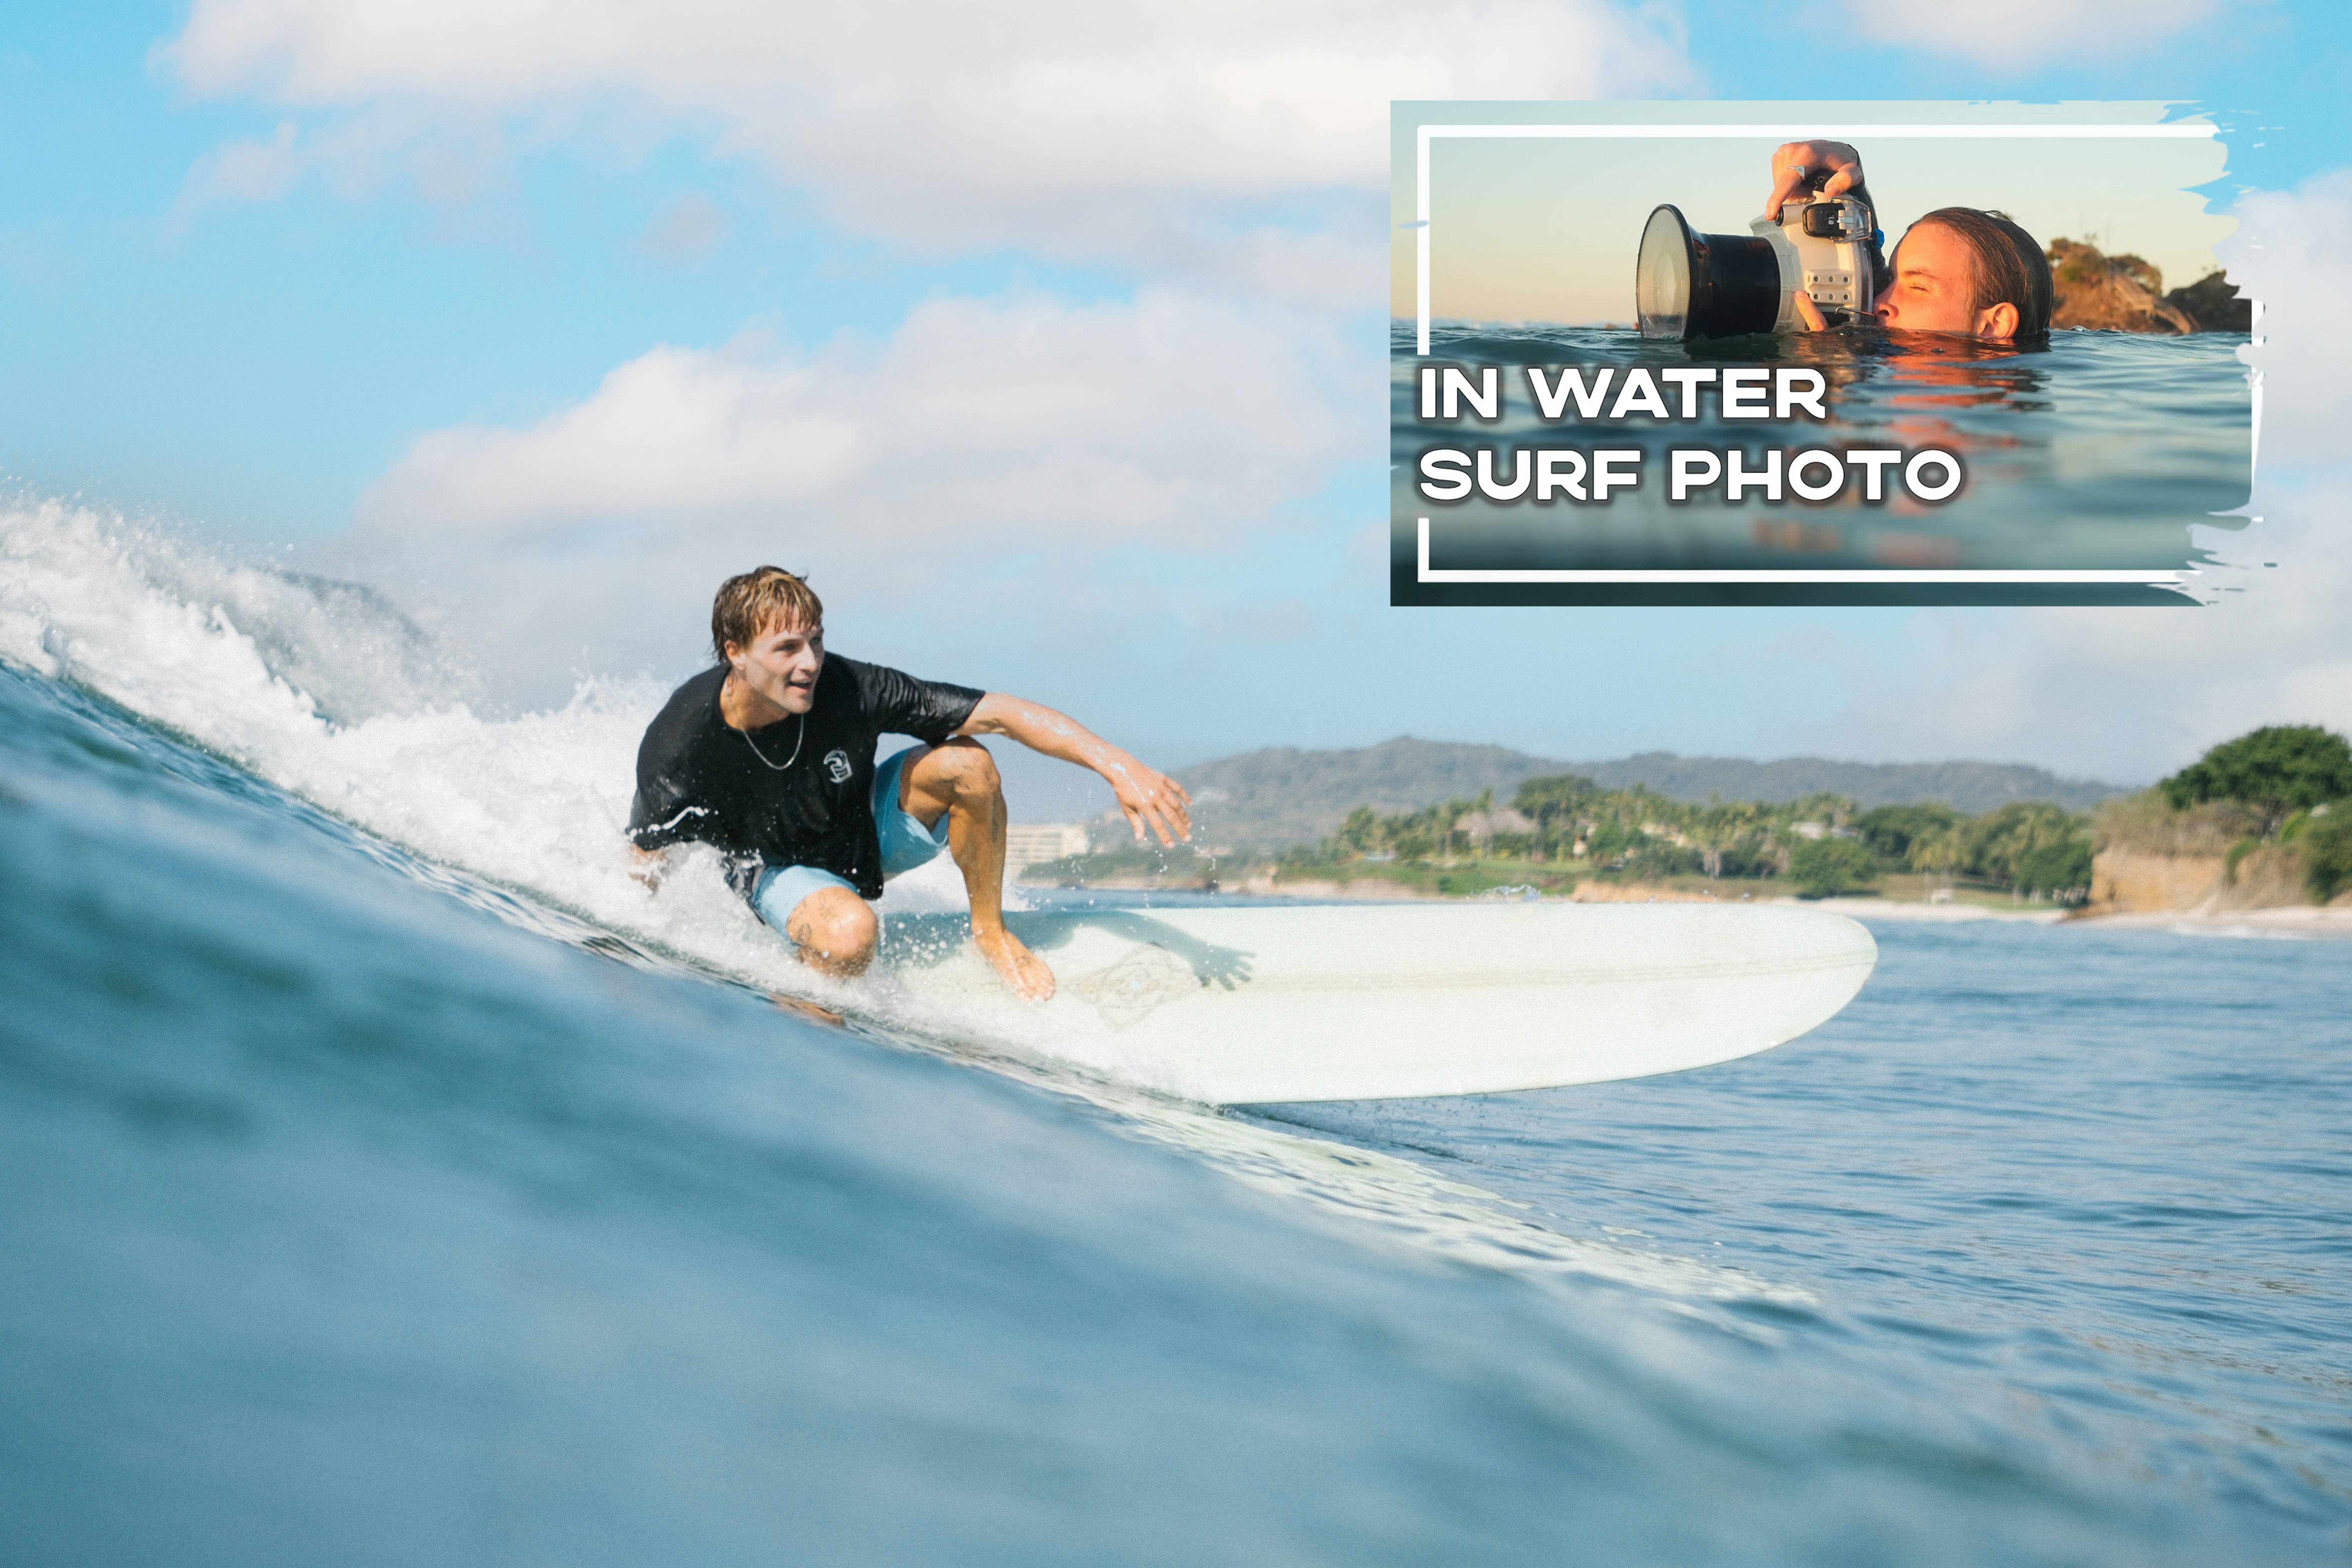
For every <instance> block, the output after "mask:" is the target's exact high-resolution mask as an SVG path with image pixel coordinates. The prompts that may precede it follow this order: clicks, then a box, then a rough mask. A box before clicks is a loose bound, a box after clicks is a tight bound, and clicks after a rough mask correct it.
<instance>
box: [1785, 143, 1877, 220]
mask: <svg viewBox="0 0 2352 1568" xmlns="http://www.w3.org/2000/svg"><path fill="white" fill-rule="evenodd" d="M1822 169H1827V170H1829V171H1830V177H1829V179H1828V180H1827V181H1826V182H1824V183H1823V184H1822V195H1825V196H1842V195H1845V194H1846V193H1847V192H1848V191H1850V190H1853V188H1854V187H1855V186H1857V185H1859V184H1862V154H1861V153H1857V152H1855V151H1854V150H1853V148H1851V147H1849V146H1847V145H1846V144H1845V143H1844V142H1782V143H1780V147H1779V148H1778V149H1777V150H1776V151H1775V152H1774V153H1773V154H1772V194H1771V195H1769V196H1767V197H1765V198H1764V216H1766V217H1769V218H1770V219H1771V220H1772V221H1773V222H1774V223H1779V222H1780V204H1781V203H1783V202H1785V201H1787V200H1788V199H1789V198H1790V196H1793V195H1796V194H1797V193H1798V192H1799V191H1801V190H1802V189H1804V188H1805V182H1806V181H1807V180H1809V179H1811V177H1812V176H1813V174H1815V173H1816V172H1817V171H1819V170H1822Z"/></svg>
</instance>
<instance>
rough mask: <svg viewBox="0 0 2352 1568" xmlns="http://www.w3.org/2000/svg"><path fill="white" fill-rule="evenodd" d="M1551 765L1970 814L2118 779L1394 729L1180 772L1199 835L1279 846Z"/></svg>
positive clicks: (1755, 793)
mask: <svg viewBox="0 0 2352 1568" xmlns="http://www.w3.org/2000/svg"><path fill="white" fill-rule="evenodd" d="M1547 773H1582V774H1583V775H1584V776H1585V777H1587V778H1589V779H1591V780H1592V782H1593V783H1595V784H1600V785H1601V787H1602V788H1604V789H1630V788H1631V787H1633V785H1634V784H1648V785H1649V786H1650V787H1651V788H1652V789H1654V790H1656V791H1657V792H1658V793H1659V794H1660V795H1669V796H1671V797H1673V798H1674V799H1675V800H1685V801H1692V802H1698V801H1704V800H1705V799H1706V797H1707V796H1708V795H1710V794H1713V795H1717V796H1719V797H1720V798H1722V799H1724V800H1768V801H1770V800H1794V799H1796V798H1797V797H1798V796H1799V795H1811V794H1813V793H1814V792H1816V791H1820V790H1829V791H1833V792H1834V793H1836V794H1839V795H1847V796H1850V797H1852V798H1853V800H1854V801H1855V802H1856V803H1857V804H1859V805H1862V806H1863V807H1864V808H1865V809H1867V808H1868V807H1871V806H1874V805H1910V804H1913V803H1915V802H1918V801H1927V800H1938V801H1942V802H1944V803H1945V804H1946V805H1950V806H1952V807H1954V808H1955V809H1957V810H1959V811H1964V812H1967V813H1969V814H1970V815H1974V814H1975V813H1977V812H1980V811H1990V810H1991V809H1992V808H1993V807H1995V806H1998V805H2007V804H2009V803H2010V802H2011V801H2013V800H2047V801H2054V802H2056V803H2057V804H2058V805H2063V806H2065V807H2066V808H2067V809H2068V810H2070V811H2087V810H2089V809H2090V808H2091V807H2092V806H2093V805H2096V804H2098V803H2099V802H2100V801H2103V800H2105V799H2107V798H2108V797H2110V796H2112V795H2123V794H2126V793H2127V791H2126V788H2125V787H2124V786H2123V785H2120V784H2100V783H2098V782H2096V781H2095V780H2090V779H2067V778H2061V777H2059V776H2058V775H2057V774H2056V773H2051V772H2050V771H2049V770H2047V769H2046V768H2034V767H2027V766H2024V765H2023V764H2021V763H1838V762H1831V761H1829V760H1827V759H1826V758H1822V757H1783V758H1781V759H1780V760H1779V761H1777V762H1769V763H1756V762H1748V761H1747V760H1745V759H1743V758H1738V757H1681V756H1676V755H1675V753H1674V752H1643V753H1642V754H1641V755H1640V756H1636V757H1627V758H1625V759H1624V760H1622V761H1621V762H1612V763H1568V762H1559V761H1556V760H1554V759H1552V758H1549V757H1534V756H1529V755H1528V753H1526V752H1515V751H1512V750H1510V749H1509V748H1508V747H1506V746H1472V745H1456V744H1453V743H1450V742H1444V741H1417V740H1414V739H1413V738H1412V737H1411V736H1409V735H1401V736H1399V737H1398V738H1397V739H1395V740H1393V741H1383V742H1381V743H1380V744H1379V745H1377V746H1363V747H1360V748H1357V749H1355V750H1352V751H1333V752H1304V751H1300V750H1298V749H1297V747H1293V746H1278V747H1275V748H1272V749H1270V750H1267V751H1263V752H1248V753H1246V754H1244V755H1242V756H1238V757H1223V758H1220V759H1218V760H1217V761H1215V762H1210V763H1200V764H1198V765H1197V766H1194V767H1190V768H1180V769H1178V770H1177V774H1176V776H1177V777H1178V778H1180V779H1181V780H1182V781H1183V784H1184V787H1185V788H1186V789H1188V790H1190V791H1192V798H1193V802H1194V805H1196V806H1197V807H1198V809H1197V811H1196V812H1195V814H1194V815H1195V817H1196V819H1197V820H1198V822H1199V824H1200V827H1201V831H1202V837H1203V841H1204V842H1207V843H1210V844H1217V845H1231V846H1240V845H1255V846H1258V847H1263V848H1279V847H1283V846H1285V845H1289V844H1302V843H1307V842H1311V841H1313V840H1315V839H1318V838H1320V837H1324V836H1325V835H1326V834H1328V833H1329V832H1331V831H1332V830H1333V829H1334V828H1336V827H1338V826H1339V822H1340V820H1341V818H1343V817H1345V816H1347V814H1348V813H1349V811H1350V810H1352V809H1354V808H1355V807H1356V806H1359V805H1369V806H1370V807H1372V808H1373V809H1374V810H1376V811H1381V812H1384V813H1385V812H1399V811H1410V810H1412V809H1414V808H1416V807H1419V806H1424V805H1433V804H1435V803H1436V802H1438V801H1442V800H1450V799H1453V798H1454V797H1455V796H1457V795H1476V794H1477V793H1478V792H1479V791H1480V790H1482V789H1486V788H1489V787H1491V788H1492V789H1493V790H1494V792H1495V795H1496V798H1498V799H1503V800H1507V799H1509V798H1510V795H1511V792H1512V791H1514V790H1516V789H1517V788H1518V786H1519V781H1520V780H1522V779H1527V778H1534V777H1538V776H1540V775H1543V774H1547Z"/></svg>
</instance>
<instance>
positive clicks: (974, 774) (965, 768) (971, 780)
mask: <svg viewBox="0 0 2352 1568" xmlns="http://www.w3.org/2000/svg"><path fill="white" fill-rule="evenodd" d="M923 760H924V761H925V762H927V763H929V764H930V766H931V769H932V772H933V773H935V774H936V775H937V776H938V777H940V778H944V779H946V780H948V781H949V782H950V784H952V785H953V786H954V790H955V793H956V794H957V795H980V796H983V797H985V796H988V795H1002V794H1003V793H1004V781H1003V779H1002V778H1000V777H999V776H998V775H997V772H996V759H995V758H994V757H992V756H990V755H989V754H988V748H987V747H986V746H983V745H982V744H981V743H980V742H978V741H975V740H973V739H972V738H971V736H969V735H957V736H954V737H952V738H951V739H949V740H946V741H942V742H940V743H939V744H938V745H936V746H933V747H932V748H931V749H930V750H929V752H926V753H924V757H923Z"/></svg>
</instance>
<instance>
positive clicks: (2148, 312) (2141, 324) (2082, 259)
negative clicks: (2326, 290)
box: [2049, 239, 2253, 332]
mask: <svg viewBox="0 0 2352 1568" xmlns="http://www.w3.org/2000/svg"><path fill="white" fill-rule="evenodd" d="M2049 257H2050V279H2051V285H2052V294H2051V300H2050V324H2051V325H2052V326H2053V327H2088V328H2095V329H2105V330H2107V331H2124V332H2243V331H2252V326H2253V306H2252V301H2250V300H2245V299H2243V298H2242V297H2241V296H2240V295H2239V293H2238V290H2237V287H2236V286H2235V285H2234V284H2232V283H2231V282H2230V280H2229V279H2226V278H2224V277H2223V276H2222V275H2221V273H2220V272H2219V271H2215V272H2212V273H2209V274H2208V275H2207V276H2205V277H2203V278H2200V279H2198V280H2197V281H2196V282H2194V283H2192V284H2190V285H2189V286H2188V287H2187V288H2185V289H2173V290H2172V291H2171V292H2170V293H2166V292H2165V289H2164V275H2163V274H2162V273H2161V272H2159V271H2158V270H2157V268H2155V267H2154V266H2153V265H2152V264H2150V263H2149V262H2147V261H2146V260H2143V259H2142V258H2139V257H2137V256H2128V255H2126V256H2108V255H2105V254H2104V253H2103V252H2102V251H2101V250H2100V249H2099V248H2098V247H2096V246H2095V245H2085V244H2084V243H2083V242H2082V241H2080V240H2074V239H2053V240H2052V241H2051V242H2050V250H2049Z"/></svg>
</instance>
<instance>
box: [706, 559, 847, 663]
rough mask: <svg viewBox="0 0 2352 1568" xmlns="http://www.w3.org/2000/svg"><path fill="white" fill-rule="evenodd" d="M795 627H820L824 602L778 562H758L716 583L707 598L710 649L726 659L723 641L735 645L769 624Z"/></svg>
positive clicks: (809, 629)
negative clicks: (716, 590) (714, 593)
mask: <svg viewBox="0 0 2352 1568" xmlns="http://www.w3.org/2000/svg"><path fill="white" fill-rule="evenodd" d="M779 625H781V626H790V627H793V629H795V630H798V631H804V632H819V631H823V630H824V605H822V604H819V603H818V602H817V596H816V595H814V594H812V593H810V592H809V585H808V584H806V583H803V582H802V581H801V580H800V579H799V578H798V577H795V576H793V574H791V573H789V572H787V571H785V570H784V569H783V568H782V567H781V566H760V567H755V568H753V569H752V570H751V571H749V572H746V573H744V574H742V575H740V576H739V577H730V578H728V579H727V581H725V582H724V583H721V584H719V596H718V597H717V598H716V599H713V600H712V601H711V602H710V651H711V652H713V653H715V654H717V655H718V656H719V663H721V664H725V663H726V662H727V645H728V644H730V643H732V644H734V645H735V646H736V647H739V648H747V647H751V643H752V640H753V639H754V638H756V637H759V635H760V634H761V632H763V631H766V630H767V629H768V628H769V627H770V626H779Z"/></svg>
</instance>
